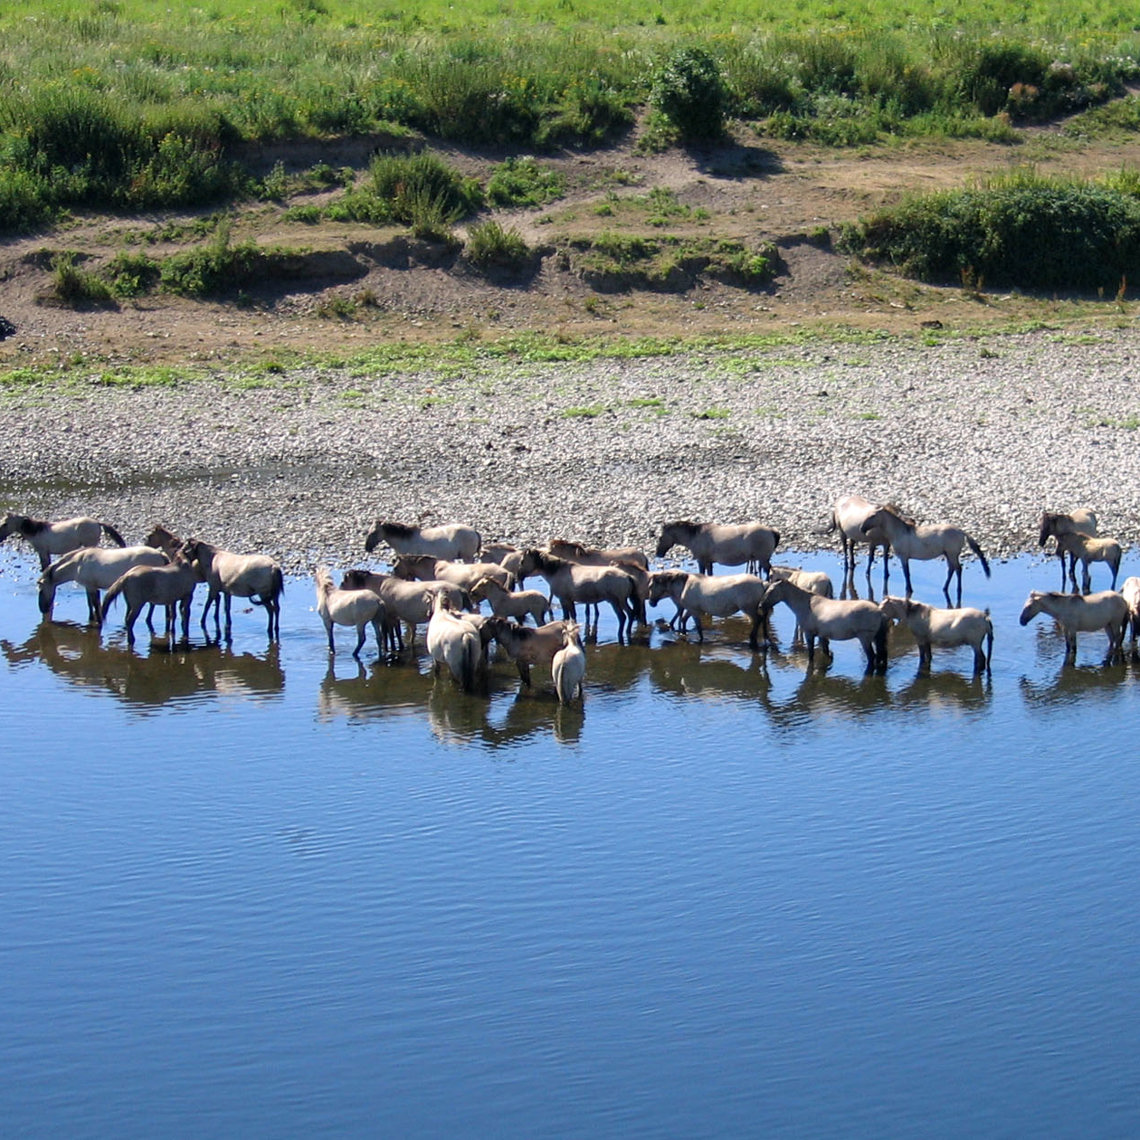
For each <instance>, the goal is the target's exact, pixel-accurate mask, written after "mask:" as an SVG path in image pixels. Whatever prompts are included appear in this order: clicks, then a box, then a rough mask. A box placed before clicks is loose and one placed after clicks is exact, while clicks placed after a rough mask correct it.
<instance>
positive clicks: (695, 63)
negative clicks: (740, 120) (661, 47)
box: [650, 47, 728, 142]
mask: <svg viewBox="0 0 1140 1140" xmlns="http://www.w3.org/2000/svg"><path fill="white" fill-rule="evenodd" d="M650 102H651V103H652V105H653V106H654V107H655V108H656V109H657V110H658V111H660V112H661V114H662V115H664V116H665V118H666V119H668V120H669V122H670V123H671V124H672V125H673V126H674V127H676V129H677V131H678V132H679V133H680V136H681V138H682V140H683V141H685V142H701V141H705V140H715V139H719V138H720V137H721V135H723V134H724V117H725V107H726V104H727V102H728V96H727V93H726V91H725V87H724V83H723V82H722V80H721V77H720V68H719V67H717V63H716V60H715V59H713V58H712V56H711V55H709V54H708V52H706V51H704V50H702V49H701V48H695V47H686V48H679V49H678V50H676V51H674V52H673V53H672V54H671V55H670V56H669V57H668V58H667V59H666V60H665V62H664V63H663V64H662V66H661V69H660V70H659V71H658V72H657V74H656V76H655V77H654V80H653V89H652V91H651V92H650Z"/></svg>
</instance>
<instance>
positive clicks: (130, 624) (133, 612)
mask: <svg viewBox="0 0 1140 1140" xmlns="http://www.w3.org/2000/svg"><path fill="white" fill-rule="evenodd" d="M141 610H142V604H141V603H140V604H139V605H137V606H136V605H133V604H129V605H128V606H127V641H128V642H129V643H130V644H131V645H134V643H135V622H136V621H137V620H138V616H139V612H140V611H141Z"/></svg>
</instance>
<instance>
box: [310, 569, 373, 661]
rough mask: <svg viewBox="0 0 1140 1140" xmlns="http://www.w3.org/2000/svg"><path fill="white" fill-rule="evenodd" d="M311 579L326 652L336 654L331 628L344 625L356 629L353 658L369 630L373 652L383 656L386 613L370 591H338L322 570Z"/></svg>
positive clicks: (357, 654)
mask: <svg viewBox="0 0 1140 1140" xmlns="http://www.w3.org/2000/svg"><path fill="white" fill-rule="evenodd" d="M314 579H315V581H316V585H317V613H318V614H320V616H321V621H323V622H324V623H325V633H326V634H327V635H328V639H329V652H330V653H335V652H336V644H335V642H334V641H333V626H334V625H346V626H353V627H354V628H355V629H356V648H355V649H354V650H353V651H352V655H353V657H359V656H360V651H361V649H363V648H364V639H365V637H366V636H367V634H368V627H369V626H372V629H373V632H374V633H375V634H376V649H377V651H378V652H379V653H380V654H383V653H384V642H385V636H384V635H385V633H386V629H385V627H386V626H387V624H388V612H387V610H386V609H385V608H384V603H383V602H382V601H381V600H380V599H379V597H377V595H376V594H374V593H373V592H372V591H371V590H338V589H337V588H336V586H334V585H333V580H332V577H331V576H330V574H329V572H328V570H327V569H325V567H324V566H318V567H317V572H316V574H315V575H314Z"/></svg>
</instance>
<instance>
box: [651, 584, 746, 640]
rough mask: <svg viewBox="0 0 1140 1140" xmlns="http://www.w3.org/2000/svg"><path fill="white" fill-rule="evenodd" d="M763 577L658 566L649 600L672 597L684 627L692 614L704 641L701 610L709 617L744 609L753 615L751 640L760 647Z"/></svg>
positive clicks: (698, 633) (738, 611)
mask: <svg viewBox="0 0 1140 1140" xmlns="http://www.w3.org/2000/svg"><path fill="white" fill-rule="evenodd" d="M767 589H768V588H767V586H766V585H765V583H764V581H763V579H761V578H759V577H757V575H755V574H725V575H720V576H717V575H712V574H689V573H687V572H686V571H684V570H659V571H657V572H656V573H655V574H651V575H650V581H649V601H650V602H651V603H652V604H653V605H656V604H657V603H658V602H659V601H661V599H662V598H665V597H670V598H672V599H673V601H674V602H676V604H677V616H678V617H679V618H680V619H681V628H682V629H684V627H685V622H686V621H687V620H688V618H689V617H692V619H693V622H694V624H695V625H696V627H697V640H698V641H704V639H705V633H704V630H703V629H702V628H701V614H707V615H709V616H710V617H730V616H731V615H732V614H737V613H744V614H747V615H748V616H749V617H750V618H751V619H752V628H751V630H750V631H749V633H748V644H749V645H750V646H751V647H752V649H754V650H757V651H758V650H759V649H760V642H759V639H758V637H757V633H758V631H759V629H760V624H761V622H762V621H763V615H762V614H761V612H760V605H761V603H762V602H763V600H764V597H765V595H766V593H767Z"/></svg>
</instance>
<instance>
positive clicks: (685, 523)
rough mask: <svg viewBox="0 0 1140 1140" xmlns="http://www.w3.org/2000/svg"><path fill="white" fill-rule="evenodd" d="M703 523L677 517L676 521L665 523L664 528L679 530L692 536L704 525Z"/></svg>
mask: <svg viewBox="0 0 1140 1140" xmlns="http://www.w3.org/2000/svg"><path fill="white" fill-rule="evenodd" d="M704 525H705V524H704V523H699V522H693V521H692V520H691V519H677V521H676V522H671V523H666V524H665V529H666V530H680V531H684V532H685V534H687V535H689V536H690V537H692V536H693V535H694V534H696V533H697V531H699V530H701V529H702V528H703V527H704Z"/></svg>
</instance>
